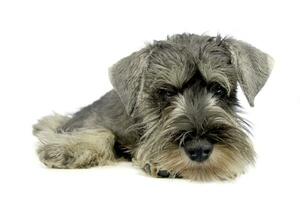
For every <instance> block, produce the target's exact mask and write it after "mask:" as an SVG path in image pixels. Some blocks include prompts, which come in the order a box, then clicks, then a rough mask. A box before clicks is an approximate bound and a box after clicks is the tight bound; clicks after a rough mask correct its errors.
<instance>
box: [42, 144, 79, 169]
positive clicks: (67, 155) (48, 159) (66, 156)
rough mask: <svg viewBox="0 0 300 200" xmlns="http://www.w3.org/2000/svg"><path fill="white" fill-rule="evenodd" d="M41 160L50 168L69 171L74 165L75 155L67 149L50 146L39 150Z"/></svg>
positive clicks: (56, 145) (54, 145)
mask: <svg viewBox="0 0 300 200" xmlns="http://www.w3.org/2000/svg"><path fill="white" fill-rule="evenodd" d="M37 152H38V155H39V158H40V160H41V161H42V162H43V163H44V164H45V165H46V166H48V167H50V168H59V169H68V168H70V166H71V165H72V163H74V160H75V158H74V155H73V153H72V152H71V151H70V150H68V148H67V147H65V146H62V145H58V144H48V145H44V146H41V147H40V148H39V149H38V151H37Z"/></svg>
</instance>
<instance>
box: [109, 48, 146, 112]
mask: <svg viewBox="0 0 300 200" xmlns="http://www.w3.org/2000/svg"><path fill="white" fill-rule="evenodd" d="M146 55H147V54H146V52H145V51H144V50H141V51H138V52H134V53H133V54H131V55H130V56H128V57H125V58H123V59H121V60H120V61H119V62H117V63H116V64H115V65H113V66H112V67H111V68H110V69H109V78H110V81H111V83H112V85H113V87H114V89H115V91H116V92H117V94H118V95H119V97H120V99H121V101H122V103H123V104H124V106H125V109H126V111H127V113H128V115H130V116H132V115H133V113H134V111H135V107H136V104H137V101H138V99H139V97H140V91H141V90H142V82H141V81H142V76H143V71H144V69H145V68H146V65H147V61H146Z"/></svg>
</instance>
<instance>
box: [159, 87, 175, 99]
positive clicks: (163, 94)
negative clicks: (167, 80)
mask: <svg viewBox="0 0 300 200" xmlns="http://www.w3.org/2000/svg"><path fill="white" fill-rule="evenodd" d="M158 95H159V96H160V97H162V98H163V100H169V99H170V98H172V97H174V96H175V95H176V92H175V91H171V90H165V89H160V90H159V91H158Z"/></svg>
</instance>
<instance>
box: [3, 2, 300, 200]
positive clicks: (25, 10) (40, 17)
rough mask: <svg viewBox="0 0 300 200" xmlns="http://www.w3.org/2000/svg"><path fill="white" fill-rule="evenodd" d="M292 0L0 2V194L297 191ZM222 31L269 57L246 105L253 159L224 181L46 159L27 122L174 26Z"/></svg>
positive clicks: (78, 93) (80, 97) (73, 107)
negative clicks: (52, 163)
mask: <svg viewBox="0 0 300 200" xmlns="http://www.w3.org/2000/svg"><path fill="white" fill-rule="evenodd" d="M299 9H300V6H299V5H297V1H288V0H285V1H275V0H273V1H269V2H267V1H262V0H258V1H255V0H251V1H248V2H244V1H219V2H218V1H212V0H206V1H199V0H198V1H188V0H184V1H175V0H172V1H162V0H161V1H155V0H151V1H147V2H146V1H125V0H124V1H113V0H110V1H106V2H105V1H76V0H72V1H65V0H51V1H42V0H36V1H33V0H27V1H15V0H7V1H5V0H1V1H0V95H1V98H0V101H1V103H0V117H1V119H0V122H1V133H0V134H1V138H0V148H1V149H0V162H1V163H0V184H1V186H0V190H1V192H0V199H3V200H4V199H31V200H34V199H51V200H53V199H85V200H86V199H190V198H191V199H202V200H203V199H276V198H278V199H289V200H290V199H300V195H299V189H300V186H299V185H300V184H299V179H300V176H299V170H300V165H299V159H300V155H299V153H300V145H299V140H300V131H299V125H300V120H299V119H300V117H299V116H300V109H299V108H300V89H299V86H300V80H299V79H300V77H299V72H300V70H299V68H300V66H299V57H300V52H299V51H300V50H299V46H300V42H299V35H300V30H299V29H298V27H299V19H300V14H299V13H300V12H299ZM182 32H190V33H197V34H202V33H203V32H206V33H208V34H211V35H215V34H217V33H221V34H222V35H224V36H225V35H231V36H234V37H235V38H237V39H241V40H244V41H247V42H249V43H251V44H253V45H254V46H256V47H258V48H259V49H261V50H263V51H265V52H268V53H269V54H270V55H272V57H273V58H274V59H275V61H276V62H275V66H274V70H273V73H272V75H271V77H270V79H269V81H268V82H267V84H266V86H265V87H264V88H263V90H262V91H261V93H260V94H259V95H258V96H257V98H256V102H255V104H256V106H255V107H254V108H250V107H249V106H248V105H247V102H246V101H245V97H244V96H243V94H242V93H240V97H241V99H242V102H243V105H244V107H245V110H246V111H247V113H248V115H247V116H248V119H250V120H251V121H252V122H253V135H254V138H253V140H254V143H255V146H256V150H257V153H258V159H257V164H256V167H255V168H252V169H251V170H249V171H248V173H246V174H245V175H243V176H242V177H240V178H239V179H237V180H236V181H233V182H225V183H197V182H191V181H186V180H169V179H154V178H150V177H147V176H145V175H144V173H143V172H142V171H141V170H139V169H137V168H134V167H132V166H131V164H128V163H122V164H120V165H116V166H107V167H102V168H93V169H89V170H53V169H47V168H45V167H44V166H43V165H42V164H41V163H40V162H39V161H38V158H37V156H36V154H35V149H36V145H37V139H36V138H34V137H33V136H32V133H31V126H32V124H34V123H35V122H36V121H37V119H39V118H40V117H42V116H44V115H48V114H51V113H52V112H54V111H55V112H58V113H61V114H65V113H72V112H74V111H77V110H78V109H79V108H80V107H82V106H85V105H87V104H89V103H91V102H92V101H94V100H96V99H98V98H99V97H100V96H101V95H103V94H104V93H105V92H106V91H108V90H109V89H111V88H112V87H111V85H110V82H109V80H108V76H107V68H108V67H109V66H111V65H112V64H114V63H115V62H116V61H118V60H119V59H120V58H122V57H124V56H127V55H128V54H130V53H131V52H133V51H136V50H138V49H140V48H141V47H143V46H144V44H145V43H146V42H151V41H152V40H154V39H155V40H159V39H164V38H165V37H166V36H167V35H172V34H174V33H182Z"/></svg>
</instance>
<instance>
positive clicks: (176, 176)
mask: <svg viewBox="0 0 300 200" xmlns="http://www.w3.org/2000/svg"><path fill="white" fill-rule="evenodd" d="M175 178H183V177H182V176H180V175H179V174H176V175H175Z"/></svg>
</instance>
